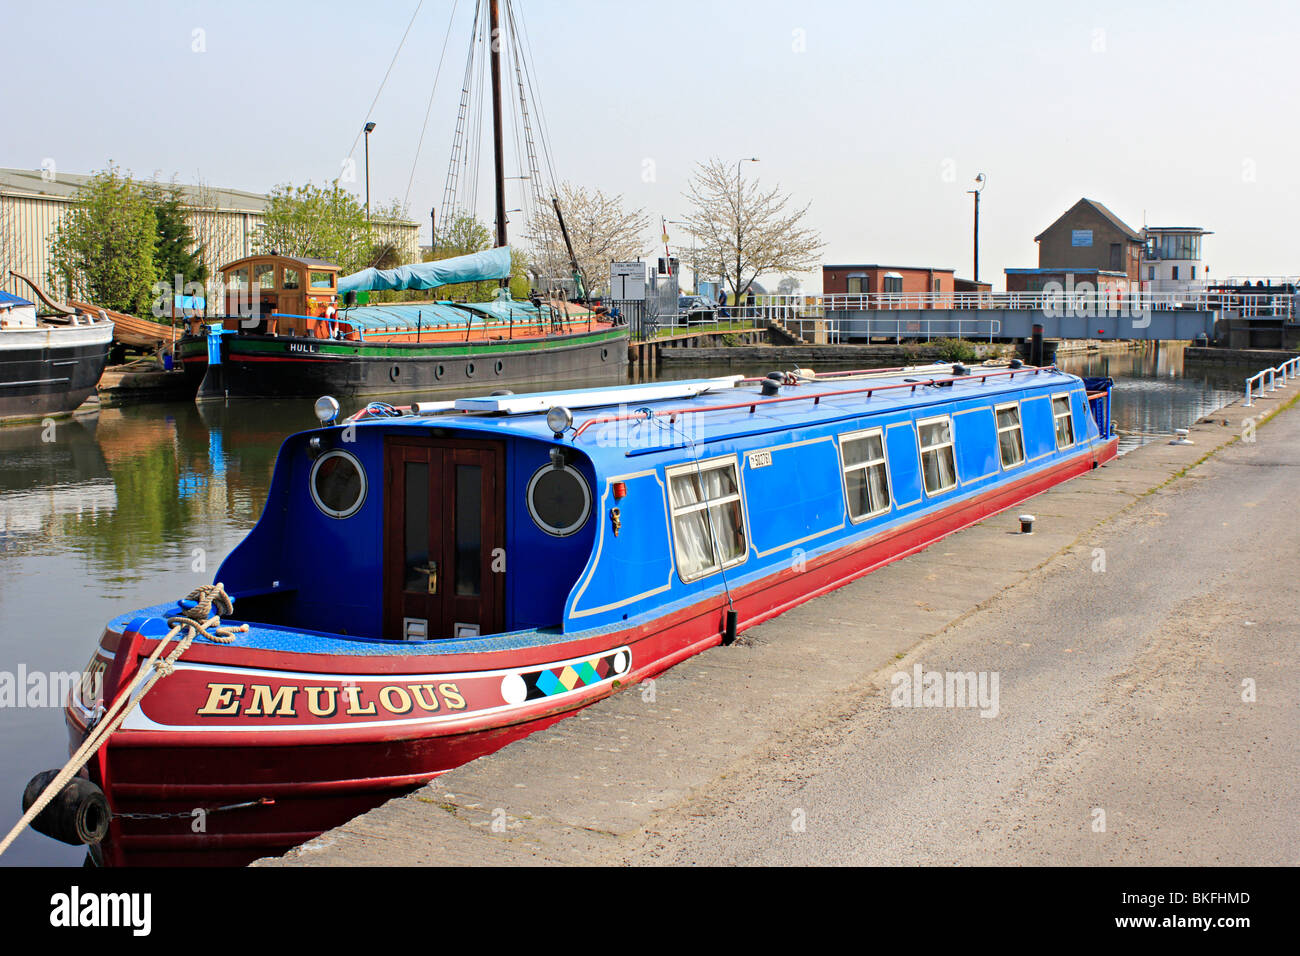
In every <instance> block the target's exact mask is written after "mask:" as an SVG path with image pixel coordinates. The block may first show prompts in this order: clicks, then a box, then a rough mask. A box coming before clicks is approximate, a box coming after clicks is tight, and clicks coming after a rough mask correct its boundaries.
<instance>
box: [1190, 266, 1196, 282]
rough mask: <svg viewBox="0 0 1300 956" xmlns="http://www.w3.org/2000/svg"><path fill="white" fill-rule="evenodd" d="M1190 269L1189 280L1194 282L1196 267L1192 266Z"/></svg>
mask: <svg viewBox="0 0 1300 956" xmlns="http://www.w3.org/2000/svg"><path fill="white" fill-rule="evenodd" d="M1191 269H1192V276H1191V278H1192V279H1193V280H1195V279H1196V266H1192V267H1191Z"/></svg>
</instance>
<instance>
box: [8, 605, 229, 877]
mask: <svg viewBox="0 0 1300 956" xmlns="http://www.w3.org/2000/svg"><path fill="white" fill-rule="evenodd" d="M186 605H191V606H189V607H186ZM181 607H182V609H183V610H182V611H181V613H180V614H176V615H173V616H172V617H169V618H167V623H168V624H169V625H171V630H169V631H168V632H167V633H166V634H165V635H163V637H161V638H160V639H159V641H158V646H157V647H155V648H154V650H153V653H152V654H150V655H149V658H148V659H147V660H146V661H145V662H144V664H143V665H142V666H141V667H140V669H139V670H138V671H137V672H136V676H135V680H134V681H132V682H131V686H130V688H128V690H127V692H126V693H123V694H118V695H117V700H116V701H114V702H113V706H112V707H110V708H109V709H108V710H106V711H105V712H104V714H103V715H102V716H101V717H100V718H99V720H98V722H96V723H95V724H94V725H93V726H92V727H91V729H90V731H89V733H87V734H86V739H85V740H83V741H82V742H81V746H80V747H78V748H77V751H76V753H74V754H73V755H72V757H71V758H70V759H69V760H68V762H67V763H66V764H64V765H63V769H62V770H60V771H59V773H58V775H57V776H56V777H55V778H54V779H53V780H51V781H50V783H49V785H48V786H47V787H46V788H45V789H44V790H43V791H41V795H40V796H39V797H37V798H36V800H35V801H34V802H33V803H32V805H31V806H30V807H28V808H27V812H26V813H24V814H23V815H22V817H21V818H20V819H19V820H18V822H17V823H15V824H14V826H13V829H11V830H10V831H9V833H8V834H6V836H5V838H4V839H3V840H0V856H3V855H4V852H5V851H6V850H8V849H9V846H10V844H12V843H13V842H14V840H16V839H17V838H18V834H20V833H21V832H22V831H23V830H25V829H26V828H27V827H28V826H29V825H30V824H31V822H32V821H33V820H35V819H36V818H37V817H38V816H39V815H40V813H41V811H42V810H44V809H45V807H46V806H47V805H48V804H49V802H50V801H51V800H53V799H54V798H55V797H56V796H58V794H59V792H60V791H62V790H63V788H64V787H65V786H67V784H68V781H70V780H71V779H72V778H73V777H75V776H76V775H77V774H78V773H80V772H81V768H82V767H84V766H85V765H86V764H87V763H88V762H89V761H90V758H91V757H92V756H94V754H95V752H96V751H97V750H99V748H100V747H102V746H103V745H104V744H105V743H106V742H107V741H108V738H109V737H110V736H111V735H112V734H113V732H114V731H116V730H117V728H118V727H120V726H121V725H122V721H124V720H126V718H127V715H128V714H130V713H131V710H132V708H134V707H135V705H136V704H137V703H139V701H140V699H141V698H143V697H144V695H145V694H147V693H149V691H150V690H151V689H152V688H153V685H154V684H156V683H157V682H158V681H159V680H160V679H162V678H164V677H166V676H167V675H168V674H171V673H172V672H174V671H175V670H176V668H175V664H176V660H177V658H179V657H180V656H181V655H182V654H184V653H185V651H186V650H187V649H188V648H189V646H190V644H192V643H193V642H194V638H195V637H197V636H198V635H199V634H202V635H203V636H204V637H206V638H207V639H208V640H211V641H215V642H217V643H218V644H229V643H230V642H231V641H233V640H234V639H235V635H236V634H237V633H240V632H242V631H247V630H248V625H247V624H240V625H239V626H237V627H228V626H223V625H222V624H221V615H222V614H226V615H229V614H232V613H234V610H235V603H234V601H232V600H231V598H230V595H228V594H227V593H226V589H225V588H224V587H223V586H222V585H221V584H220V583H218V584H202V585H200V586H199V587H197V588H195V589H194V590H193V591H191V592H190V593H189V594H187V595H186V596H185V600H184V601H182V602H181ZM214 608H215V610H216V612H217V613H215V614H214V613H213V610H214ZM182 631H184V632H185V636H184V637H183V638H181V639H180V640H179V641H178V642H177V643H176V646H175V647H173V648H172V650H171V652H170V653H168V654H167V656H166V657H162V653H163V650H164V649H165V648H166V647H167V645H168V644H170V643H171V642H172V641H173V640H175V639H176V636H177V635H178V634H180V633H181V632H182ZM159 658H162V659H161V660H160V659H159Z"/></svg>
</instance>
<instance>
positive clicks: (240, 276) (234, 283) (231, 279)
mask: <svg viewBox="0 0 1300 956" xmlns="http://www.w3.org/2000/svg"><path fill="white" fill-rule="evenodd" d="M226 285H227V286H228V287H229V288H231V289H239V290H243V289H247V288H248V267H247V266H245V267H242V268H239V269H231V270H230V271H228V272H227V273H226Z"/></svg>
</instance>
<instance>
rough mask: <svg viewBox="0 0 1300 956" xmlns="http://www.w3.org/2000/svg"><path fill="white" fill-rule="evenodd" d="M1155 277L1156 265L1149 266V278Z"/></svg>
mask: <svg viewBox="0 0 1300 956" xmlns="http://www.w3.org/2000/svg"><path fill="white" fill-rule="evenodd" d="M1155 277H1156V267H1155V266H1147V278H1148V279H1154V278H1155Z"/></svg>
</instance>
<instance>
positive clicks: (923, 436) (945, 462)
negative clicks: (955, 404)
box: [916, 416, 957, 495]
mask: <svg viewBox="0 0 1300 956" xmlns="http://www.w3.org/2000/svg"><path fill="white" fill-rule="evenodd" d="M916 435H917V438H918V439H919V440H920V443H921V471H922V473H923V474H924V476H925V492H926V494H929V495H937V494H941V493H943V492H945V491H948V490H949V489H951V488H954V487H956V485H957V459H956V456H955V454H954V452H953V447H952V419H951V418H948V417H947V416H944V417H943V418H931V419H927V420H925V421H920V422H917V423H916Z"/></svg>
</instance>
